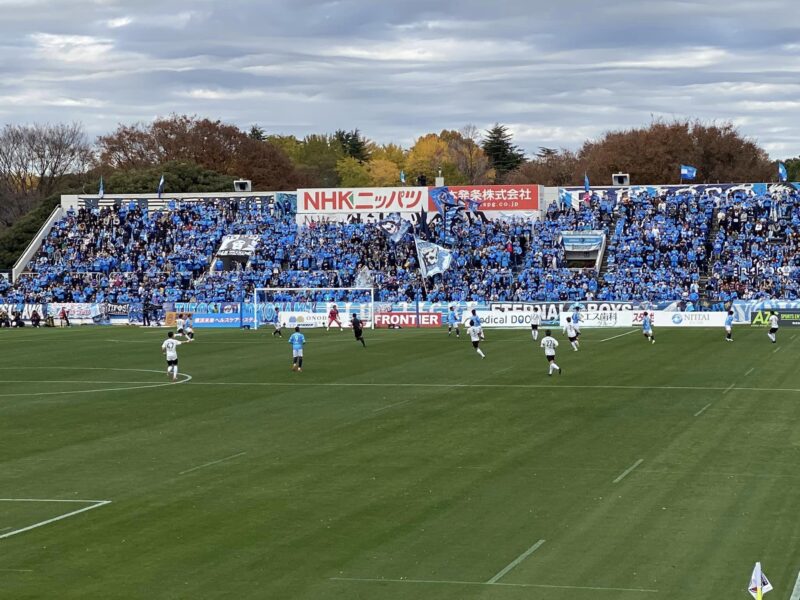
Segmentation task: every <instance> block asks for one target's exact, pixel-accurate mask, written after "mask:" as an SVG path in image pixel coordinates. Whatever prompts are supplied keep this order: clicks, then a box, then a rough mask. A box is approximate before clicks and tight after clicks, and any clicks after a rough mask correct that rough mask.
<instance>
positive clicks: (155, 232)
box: [0, 190, 800, 306]
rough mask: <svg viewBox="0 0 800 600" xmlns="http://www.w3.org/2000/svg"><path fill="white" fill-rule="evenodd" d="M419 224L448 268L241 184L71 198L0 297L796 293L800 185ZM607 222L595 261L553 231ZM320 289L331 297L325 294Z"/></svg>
mask: <svg viewBox="0 0 800 600" xmlns="http://www.w3.org/2000/svg"><path fill="white" fill-rule="evenodd" d="M444 225H445V224H444V221H443V219H442V218H441V217H440V216H438V215H437V216H436V217H434V219H433V220H432V222H430V224H427V223H426V224H423V225H418V226H417V228H416V231H415V233H416V234H417V235H420V236H421V237H424V238H427V239H431V240H434V241H438V240H441V239H447V241H448V245H451V246H452V248H453V262H452V265H451V267H450V269H449V270H447V271H446V272H445V273H444V274H442V275H437V276H435V277H433V278H429V279H428V280H427V281H423V280H422V278H421V277H420V275H419V269H418V266H417V257H416V251H415V248H414V243H413V238H412V236H411V235H406V236H405V238H404V239H402V240H401V241H400V242H398V243H397V244H395V243H393V242H391V241H389V239H388V237H387V236H386V235H385V234H384V233H383V232H382V231H381V230H380V228H379V227H378V226H377V225H376V224H374V223H313V224H310V225H307V226H298V225H297V224H296V223H295V215H294V214H293V213H292V212H291V211H290V210H287V209H286V208H285V207H283V206H277V205H275V204H274V203H272V202H270V203H261V202H252V201H250V200H249V199H247V198H238V199H229V198H209V199H204V200H202V201H191V202H174V201H173V202H170V203H169V204H168V205H167V206H166V207H165V208H163V209H159V210H152V211H147V210H145V209H143V208H141V207H140V206H139V205H138V204H137V203H135V202H129V203H124V204H120V205H112V206H103V207H101V208H81V209H79V210H77V211H76V210H70V211H68V212H67V214H66V216H65V218H63V219H62V220H61V221H60V222H58V223H57V224H56V225H55V227H54V228H53V229H52V231H51V232H50V234H49V235H48V236H47V238H46V239H45V240H44V242H43V243H42V245H41V248H40V249H39V251H38V252H37V254H36V255H35V257H34V258H33V260H32V261H31V262H30V263H29V265H28V267H27V272H26V273H25V274H23V275H22V276H21V277H20V278H19V279H18V280H17V281H16V282H15V283H14V285H9V284H7V283H4V282H1V281H0V301H4V302H6V303H22V302H42V301H45V302H54V301H55V302H112V303H114V302H119V303H127V302H141V301H144V300H148V301H151V302H153V303H155V304H158V303H161V302H164V301H199V302H208V301H220V302H225V301H241V300H243V299H244V298H247V297H249V295H250V294H252V291H253V290H254V289H255V288H258V287H354V286H358V285H364V284H365V283H366V284H368V285H371V286H374V287H375V288H376V300H378V301H384V302H397V301H407V300H414V299H426V300H430V301H459V300H467V301H498V300H499V301H506V300H513V301H531V300H535V301H555V300H573V301H577V300H591V299H597V300H619V301H633V300H639V301H641V300H647V301H662V300H681V301H683V302H685V303H686V304H687V305H689V306H694V305H697V303H698V302H699V301H700V300H701V297H702V295H705V296H706V297H708V298H714V299H716V300H721V301H725V300H728V299H735V298H743V299H749V298H764V297H775V296H778V295H780V296H783V297H786V298H790V299H794V298H797V297H798V294H800V269H798V265H799V264H800V262H799V259H798V258H797V246H798V235H799V234H798V231H800V194H798V193H788V192H786V193H784V194H783V196H782V197H781V198H780V199H777V200H776V199H773V198H771V197H769V196H756V195H755V194H754V193H753V192H752V191H750V192H741V191H737V192H735V193H734V192H729V193H727V194H723V193H722V192H714V191H708V190H706V191H691V190H683V191H680V192H670V193H666V194H662V195H656V194H652V193H648V192H647V191H639V192H637V193H632V194H631V195H625V196H623V197H622V199H621V200H620V201H619V202H617V203H615V202H614V201H611V200H609V199H607V198H605V197H598V196H597V195H593V196H592V198H591V201H590V202H589V203H583V204H581V206H580V207H579V208H574V207H565V206H559V205H558V204H555V203H554V204H551V205H550V206H549V207H548V208H547V210H546V211H545V212H544V213H543V215H542V219H541V220H540V221H537V222H535V223H533V224H530V223H528V222H525V221H523V220H521V219H510V220H502V221H500V220H497V221H492V220H488V219H486V218H485V217H483V216H481V215H480V214H470V213H469V212H468V211H463V212H462V213H461V215H460V216H459V218H458V220H457V221H456V223H455V225H453V223H448V224H447V231H444ZM580 230H600V231H605V232H606V233H607V236H608V239H609V244H608V247H607V250H606V260H605V264H604V267H603V268H602V269H601V270H600V271H599V272H598V271H597V270H596V269H585V268H582V269H574V268H573V269H571V268H568V266H567V262H566V259H565V253H564V249H563V247H562V246H561V244H560V241H559V240H560V233H561V232H562V231H580ZM231 234H249V235H256V236H258V239H259V243H258V245H257V246H256V250H255V254H254V255H253V256H252V257H251V259H250V260H249V262H247V263H246V264H242V263H236V264H234V267H233V268H232V269H231V270H223V269H221V265H219V264H212V263H213V262H214V256H215V252H216V251H217V249H218V248H219V245H220V242H221V240H222V238H223V237H224V236H225V235H231ZM319 299H335V298H330V297H325V298H319Z"/></svg>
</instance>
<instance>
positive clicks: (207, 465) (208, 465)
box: [178, 452, 247, 475]
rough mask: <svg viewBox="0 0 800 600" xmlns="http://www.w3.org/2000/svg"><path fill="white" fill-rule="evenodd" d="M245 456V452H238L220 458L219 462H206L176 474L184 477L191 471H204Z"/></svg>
mask: <svg viewBox="0 0 800 600" xmlns="http://www.w3.org/2000/svg"><path fill="white" fill-rule="evenodd" d="M245 454H247V452H239V453H238V454H232V455H231V456H226V457H225V458H220V459H219V460H212V461H211V462H207V463H205V464H202V465H198V466H196V467H192V468H191V469H186V470H185V471H181V472H180V473H178V475H185V474H186V473H191V472H193V471H197V470H199V469H204V468H206V467H210V466H212V465H218V464H219V463H222V462H225V461H228V460H233V459H234V458H239V457H240V456H244V455H245Z"/></svg>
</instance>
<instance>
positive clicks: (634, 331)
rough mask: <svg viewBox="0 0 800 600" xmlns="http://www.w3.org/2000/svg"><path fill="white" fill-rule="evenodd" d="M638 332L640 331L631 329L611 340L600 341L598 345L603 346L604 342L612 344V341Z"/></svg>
mask: <svg viewBox="0 0 800 600" xmlns="http://www.w3.org/2000/svg"><path fill="white" fill-rule="evenodd" d="M637 331H638V329H631V330H630V331H626V332H625V333H620V334H619V335H615V336H612V337H610V338H606V339H604V340H600V341H599V342H598V344H602V343H603V342H610V341H611V340H615V339H617V338H621V337H623V336H626V335H630V334H632V333H636V332H637Z"/></svg>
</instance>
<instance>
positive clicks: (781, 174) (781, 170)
mask: <svg viewBox="0 0 800 600" xmlns="http://www.w3.org/2000/svg"><path fill="white" fill-rule="evenodd" d="M788 180H789V173H788V171H786V165H785V164H784V163H782V162H779V163H778V181H788Z"/></svg>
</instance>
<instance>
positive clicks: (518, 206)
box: [428, 185, 539, 211]
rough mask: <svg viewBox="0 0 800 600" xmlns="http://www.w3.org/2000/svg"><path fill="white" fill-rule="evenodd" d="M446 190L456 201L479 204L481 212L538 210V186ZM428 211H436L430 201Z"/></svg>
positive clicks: (468, 186)
mask: <svg viewBox="0 0 800 600" xmlns="http://www.w3.org/2000/svg"><path fill="white" fill-rule="evenodd" d="M448 189H449V190H450V193H451V194H453V196H454V197H455V198H456V200H459V201H461V202H466V201H468V200H472V201H475V202H479V203H480V206H479V207H478V210H482V211H483V210H494V211H515V210H519V211H530V210H539V186H538V185H451V186H448ZM428 210H429V211H435V210H436V206H435V205H434V204H433V202H432V201H431V200H430V199H429V200H428Z"/></svg>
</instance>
